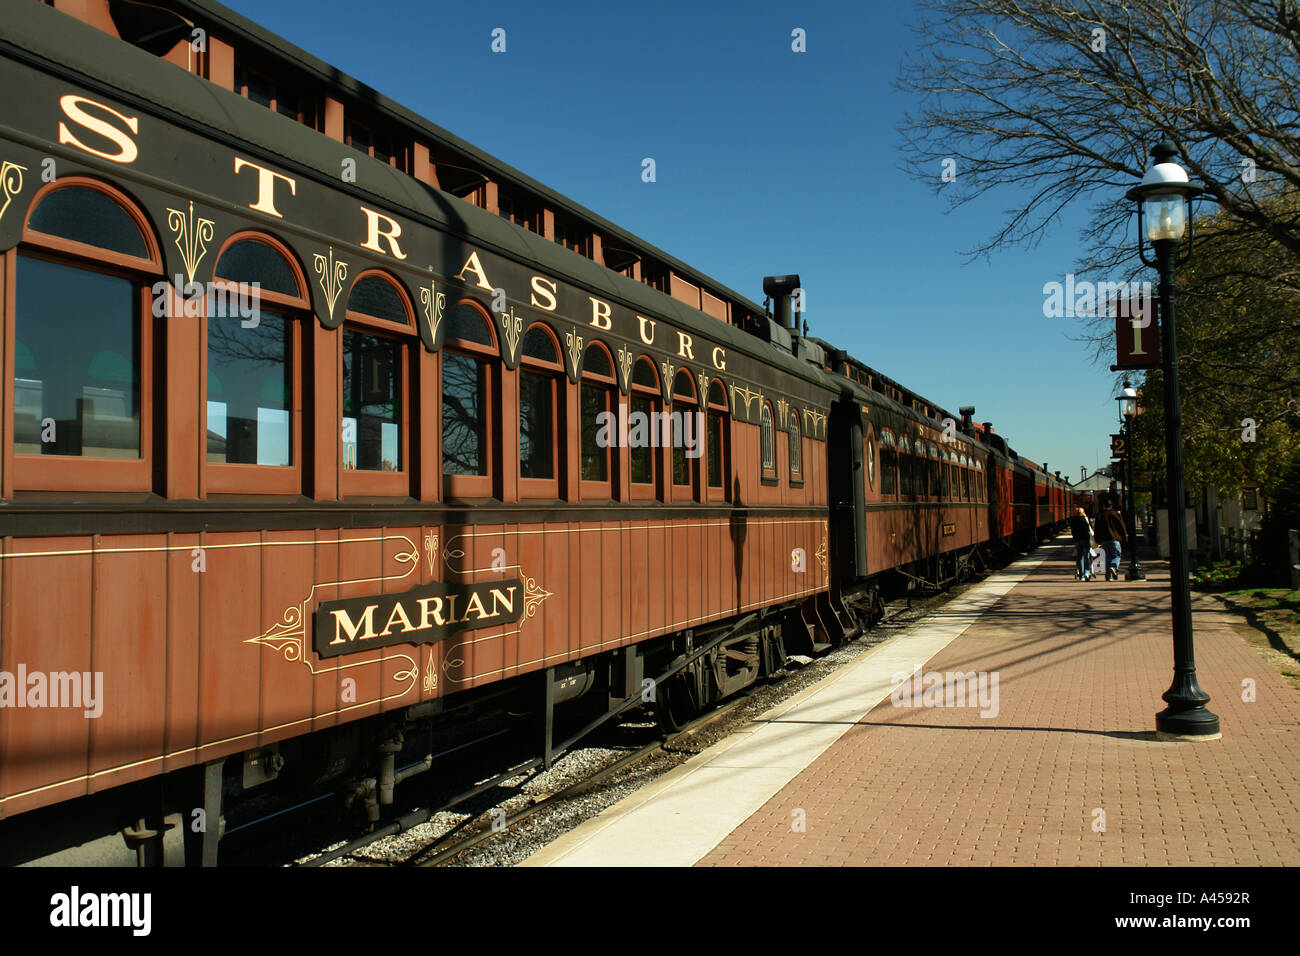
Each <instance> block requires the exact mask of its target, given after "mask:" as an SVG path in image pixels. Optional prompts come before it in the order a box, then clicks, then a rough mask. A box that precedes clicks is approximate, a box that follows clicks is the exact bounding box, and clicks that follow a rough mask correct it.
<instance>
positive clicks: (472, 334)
mask: <svg viewBox="0 0 1300 956" xmlns="http://www.w3.org/2000/svg"><path fill="white" fill-rule="evenodd" d="M446 340H447V341H448V342H469V343H472V344H474V345H485V346H487V347H488V348H494V347H495V346H494V344H493V342H492V330H491V327H490V326H489V325H488V323H487V320H485V319H484V318H483V314H482V313H481V312H480V311H479V310H478V309H476V308H474V307H473V306H471V305H466V304H461V305H458V306H456V308H454V309H452V310H451V312H449V313H448V314H447V338H446Z"/></svg>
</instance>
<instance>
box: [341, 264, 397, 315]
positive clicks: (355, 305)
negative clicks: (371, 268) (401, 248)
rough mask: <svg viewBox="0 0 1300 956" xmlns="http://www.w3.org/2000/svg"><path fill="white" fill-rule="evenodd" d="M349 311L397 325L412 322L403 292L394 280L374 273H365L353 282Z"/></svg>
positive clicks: (349, 297)
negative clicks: (398, 289)
mask: <svg viewBox="0 0 1300 956" xmlns="http://www.w3.org/2000/svg"><path fill="white" fill-rule="evenodd" d="M348 311H349V312H360V313H363V314H365V315H369V316H372V317H374V318H376V319H384V320H385V321H388V322H393V323H396V324H397V325H407V324H409V322H410V316H409V313H408V311H407V308H406V301H405V299H404V298H403V296H402V294H401V293H400V292H398V291H397V288H396V287H395V286H394V285H393V284H392V282H390V281H388V280H387V279H383V278H381V277H380V276H379V275H377V274H374V273H372V274H370V275H363V276H361V277H360V278H358V279H357V281H356V282H354V283H352V292H351V294H350V295H349V296H348Z"/></svg>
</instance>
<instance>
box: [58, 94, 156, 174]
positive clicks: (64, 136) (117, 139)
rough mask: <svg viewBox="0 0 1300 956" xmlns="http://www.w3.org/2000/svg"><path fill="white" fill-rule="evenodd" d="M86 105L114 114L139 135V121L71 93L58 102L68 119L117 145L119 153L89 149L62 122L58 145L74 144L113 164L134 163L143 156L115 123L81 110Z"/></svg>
mask: <svg viewBox="0 0 1300 956" xmlns="http://www.w3.org/2000/svg"><path fill="white" fill-rule="evenodd" d="M83 103H89V104H90V105H91V106H97V107H99V108H100V109H101V110H103V111H104V112H106V113H112V114H113V115H114V116H116V117H117V118H118V119H120V120H121V121H122V122H123V123H125V124H126V125H127V127H128V128H129V129H130V130H131V132H132V133H137V134H138V133H139V132H140V119H139V117H136V116H124V115H123V114H121V113H119V112H118V111H117V110H115V109H113V107H111V106H105V105H104V104H103V103H97V102H95V101H94V100H90V99H87V98H86V97H84V96H76V95H74V94H72V93H69V94H68V95H67V96H63V97H60V98H59V106H60V107H61V108H62V110H63V112H64V113H65V114H66V115H67V117H68V119H70V120H72V121H73V122H74V123H80V124H81V125H82V126H84V127H86V129H88V130H90V131H91V132H92V133H98V134H99V135H100V136H103V137H104V138H105V139H111V140H112V141H113V142H114V143H116V144H117V146H118V152H116V153H106V152H104V151H103V150H100V149H94V148H93V147H90V146H87V145H86V144H85V143H83V142H82V141H81V140H79V139H77V137H75V136H73V135H72V131H71V130H69V129H68V127H67V126H66V125H65V124H64V123H63V122H62V121H60V122H59V142H60V143H71V144H72V145H73V146H76V147H77V148H78V149H84V150H85V151H86V152H88V153H90V155H92V156H98V157H99V158H100V159H107V160H109V161H111V162H114V163H134V162H135V160H136V157H137V156H139V155H140V150H139V149H138V148H137V147H136V145H135V140H133V139H131V137H130V136H127V135H126V133H124V132H122V131H121V130H120V129H118V128H117V127H116V126H114V125H113V124H112V123H109V122H107V121H106V120H102V119H98V118H96V117H94V116H91V115H90V114H89V113H87V112H86V111H85V110H84V109H82V108H81V104H83Z"/></svg>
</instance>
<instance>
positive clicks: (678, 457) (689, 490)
mask: <svg viewBox="0 0 1300 956" xmlns="http://www.w3.org/2000/svg"><path fill="white" fill-rule="evenodd" d="M670 419H671V427H672V440H673V497H674V498H681V499H692V498H694V497H695V489H696V486H697V485H698V483H699V474H700V469H699V461H700V454H701V453H702V452H703V450H704V449H703V447H702V446H701V442H703V441H704V435H703V432H704V428H703V426H702V425H701V423H700V401H699V397H698V396H697V395H696V394H695V379H694V378H693V377H692V376H691V373H690V372H688V371H687V370H686V369H681V370H679V371H678V372H677V375H676V377H675V378H673V410H672V414H671V416H670Z"/></svg>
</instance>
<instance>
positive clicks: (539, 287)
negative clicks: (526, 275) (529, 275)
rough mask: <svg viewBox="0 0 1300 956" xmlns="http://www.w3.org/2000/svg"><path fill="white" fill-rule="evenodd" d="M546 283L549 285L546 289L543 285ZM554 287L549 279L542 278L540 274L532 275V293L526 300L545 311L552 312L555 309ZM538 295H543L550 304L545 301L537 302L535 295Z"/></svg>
mask: <svg viewBox="0 0 1300 956" xmlns="http://www.w3.org/2000/svg"><path fill="white" fill-rule="evenodd" d="M546 285H549V286H550V288H549V289H547V288H544V287H543V286H546ZM555 289H556V285H555V283H554V282H552V281H551V280H550V279H544V278H542V277H541V276H533V294H532V295H531V296H529V300H528V301H529V304H530V305H533V306H535V307H536V308H539V309H545V310H546V311H547V312H554V311H555ZM539 295H540V296H545V297H546V301H547V302H550V305H547V304H546V303H545V302H538V301H537V297H538V296H539Z"/></svg>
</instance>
